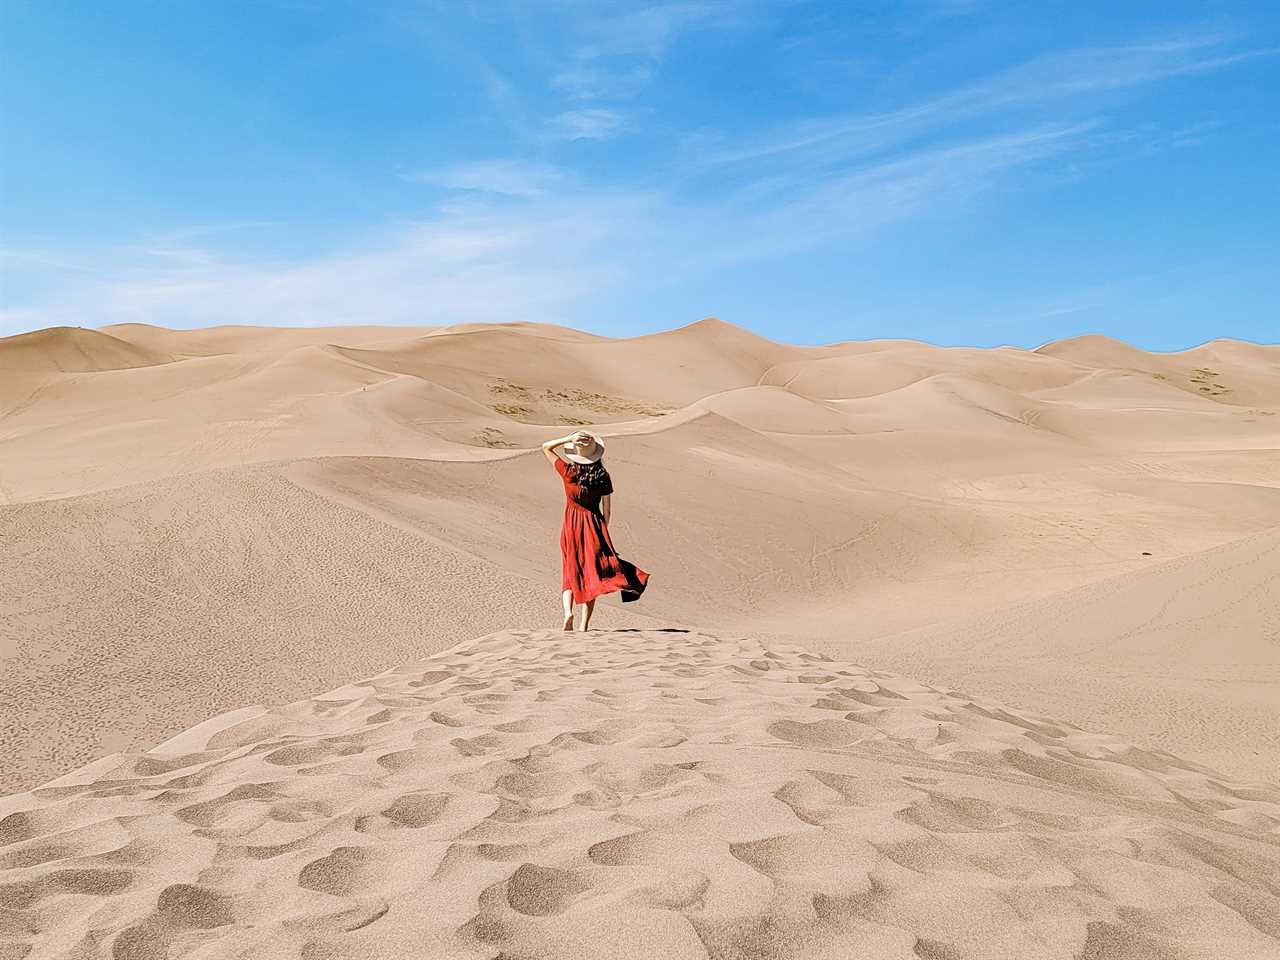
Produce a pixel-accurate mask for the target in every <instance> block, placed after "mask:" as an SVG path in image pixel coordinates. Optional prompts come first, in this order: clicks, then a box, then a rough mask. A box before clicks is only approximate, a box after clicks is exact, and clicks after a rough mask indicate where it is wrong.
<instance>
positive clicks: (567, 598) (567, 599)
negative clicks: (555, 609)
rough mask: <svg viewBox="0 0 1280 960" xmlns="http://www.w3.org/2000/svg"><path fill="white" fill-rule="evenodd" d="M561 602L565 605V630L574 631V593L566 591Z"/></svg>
mask: <svg viewBox="0 0 1280 960" xmlns="http://www.w3.org/2000/svg"><path fill="white" fill-rule="evenodd" d="M560 601H561V602H562V603H563V604H564V629H565V630H572V629H573V591H572V590H566V591H565V592H564V593H562V594H560Z"/></svg>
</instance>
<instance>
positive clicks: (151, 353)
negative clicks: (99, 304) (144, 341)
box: [0, 327, 174, 374]
mask: <svg viewBox="0 0 1280 960" xmlns="http://www.w3.org/2000/svg"><path fill="white" fill-rule="evenodd" d="M173 359H174V358H173V357H172V356H169V355H168V354H165V353H163V352H161V351H159V350H153V349H150V348H147V347H142V346H138V345H136V344H133V343H130V342H128V341H127V340H120V339H117V338H116V337H113V336H111V335H110V334H106V333H102V332H101V331H99V330H85V329H83V328H81V327H50V328H49V329H47V330H36V331H34V332H32V333H20V334H18V335H17V336H14V337H0V370H6V371H17V372H21V373H26V374H30V373H48V372H52V371H57V372H59V373H88V372H95V371H101V370H126V369H131V368H134V367H148V366H151V365H152V364H156V363H170V362H172V361H173Z"/></svg>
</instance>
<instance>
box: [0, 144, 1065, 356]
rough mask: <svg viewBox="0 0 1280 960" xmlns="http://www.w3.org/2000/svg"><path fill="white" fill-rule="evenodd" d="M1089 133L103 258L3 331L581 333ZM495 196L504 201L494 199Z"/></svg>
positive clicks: (873, 226) (946, 195) (457, 209)
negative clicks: (632, 298) (515, 327)
mask: <svg viewBox="0 0 1280 960" xmlns="http://www.w3.org/2000/svg"><path fill="white" fill-rule="evenodd" d="M1080 133H1081V131H1080V129H1078V128H1059V129H1041V130H1031V131H1026V132H1023V133H1020V134H1013V135H1005V136H999V137H994V138H988V139H985V140H977V141H972V142H968V143H964V144H959V145H952V146H949V147H946V148H927V149H921V150H918V151H915V152H913V153H910V154H908V155H906V156H903V157H900V158H897V159H895V160H892V161H888V162H881V163H871V164H867V165H864V166H861V167H859V168H857V169H851V170H848V171H846V172H845V173H844V174H842V175H841V176H838V177H830V178H822V179H818V180H793V181H784V180H780V179H766V180H761V181H758V182H753V183H750V184H747V185H745V186H743V187H741V188H739V189H737V190H734V191H731V192H729V193H727V194H723V195H720V196H718V197H715V198H712V199H709V200H706V201H704V202H700V203H696V204H693V203H688V202H682V201H681V200H679V199H678V198H676V197H674V196H672V195H671V194H670V193H667V192H663V191H644V190H637V189H625V188H615V189H611V190H601V191H595V192H581V191H573V192H565V193H561V194H557V193H553V192H547V193H545V194H539V195H529V196H528V197H527V198H526V200H525V202H524V203H522V204H521V205H519V206H518V207H516V208H513V207H511V206H510V205H509V204H504V203H501V202H491V201H489V200H486V199H484V196H485V195H484V194H478V195H477V196H476V198H475V199H474V200H470V201H467V202H461V203H455V204H451V205H448V206H446V207H445V208H444V209H443V211H442V213H441V215H440V217H439V218H437V219H435V220H433V221H428V222H413V223H407V224H402V225H400V226H398V227H397V228H395V229H394V230H391V231H389V232H387V233H386V234H384V235H383V236H382V237H380V238H375V239H373V240H371V241H369V242H367V243H366V244H364V245H362V246H359V247H353V248H347V249H339V250H334V251H332V252H331V253H329V254H326V255H324V256H320V257H315V258H312V259H308V260H306V261H301V262H295V263H289V264H259V263H254V262H236V261H233V260H231V259H229V258H227V257H225V256H222V255H220V254H218V253H217V252H216V251H215V250H213V249H210V250H207V251H205V256H204V257H202V258H196V257H193V258H189V259H188V260H186V261H173V260H170V259H165V258H157V257H155V256H154V255H151V254H149V253H148V252H147V251H146V250H144V249H140V248H137V247H130V248H124V249H117V250H114V251H97V252H95V253H94V256H95V257H96V258H97V259H98V260H99V262H104V261H105V262H108V263H109V265H110V270H109V271H108V272H109V274H110V275H112V276H113V277H115V278H116V279H114V280H112V281H110V282H105V283H104V282H92V283H84V282H78V283H68V284H67V290H68V291H69V293H68V295H67V296H66V297H65V298H64V300H63V301H62V302H61V303H58V304H49V305H45V306H42V307H40V308H38V309H35V310H26V311H21V310H12V311H8V312H7V313H6V314H3V315H0V328H4V327H7V328H8V329H9V331H10V332H13V331H15V330H16V329H19V328H29V327H31V326H35V325H41V326H43V325H50V324H53V323H82V322H84V321H85V318H92V320H93V322H94V323H96V324H105V323H113V322H127V321H151V322H154V321H156V320H157V319H162V320H163V322H165V323H168V324H171V325H175V326H198V325H203V324H210V323H237V322H238V323H272V324H284V325H308V324H331V323H360V322H375V321H376V322H382V323H455V322H463V321H494V320H548V321H560V322H575V321H577V322H582V321H583V320H587V319H589V318H590V316H591V311H593V310H599V309H601V308H602V307H603V305H604V303H605V302H607V300H609V299H611V298H614V297H617V296H620V295H622V296H625V293H626V291H627V290H629V289H637V288H646V289H647V288H652V287H654V286H655V285H660V284H662V283H674V282H679V281H680V280H681V279H683V278H687V277H690V276H695V275H699V274H702V273H705V272H707V271H712V270H716V269H719V268H722V267H725V266H732V265H734V264H739V263H743V262H750V261H753V260H757V259H760V258H763V257H771V256H777V255H780V254H787V253H794V252H796V251H799V250H803V249H806V248H808V247H811V246H814V245H819V244H822V243H824V242H827V241H829V240H831V239H832V238H833V237H836V236H840V235H852V234H868V233H871V232H873V231H875V230H877V229H879V228H880V227H882V226H884V225H885V224H887V223H891V222H895V221H901V220H904V219H907V218H911V217H917V216H920V215H922V214H924V213H929V212H940V211H944V210H946V209H949V208H952V207H955V206H956V205H959V204H963V203H966V202H968V201H970V200H971V199H972V198H973V197H974V196H975V195H976V194H979V193H981V192H983V191H987V190H991V189H994V188H996V187H997V186H998V184H999V183H1000V180H1001V178H1002V177H1003V176H1005V175H1007V174H1009V173H1010V172H1011V171H1012V170H1014V169H1015V168H1017V167H1019V166H1023V165H1026V164H1029V163H1033V162H1035V161H1037V160H1039V159H1043V158H1045V157H1047V156H1050V155H1052V154H1053V153H1055V152H1060V151H1065V150H1069V149H1072V148H1073V146H1076V145H1078V141H1077V140H1076V139H1075V138H1077V137H1078V135H1079V134H1080ZM490 193H492V191H490Z"/></svg>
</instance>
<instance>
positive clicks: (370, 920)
mask: <svg viewBox="0 0 1280 960" xmlns="http://www.w3.org/2000/svg"><path fill="white" fill-rule="evenodd" d="M1278 831H1280V788H1276V787H1266V786H1263V785H1261V784H1248V783H1241V782H1236V781H1232V780H1229V779H1226V778H1223V777H1221V776H1220V775H1217V774H1215V773H1213V772H1212V771H1210V770H1207V769H1204V768H1200V767H1196V766H1193V765H1189V764H1186V763H1183V762H1181V761H1179V760H1177V759H1175V758H1173V757H1171V756H1168V755H1166V754H1162V753H1159V752H1155V751H1149V750H1141V749H1137V748H1134V747H1132V746H1130V745H1129V744H1127V743H1125V742H1123V741H1121V740H1118V739H1116V738H1113V737H1107V736H1099V735H1094V734H1088V733H1085V732H1083V731H1081V730H1078V729H1076V728H1074V727H1072V726H1071V725H1070V724H1066V723H1063V722H1059V721H1055V720H1052V719H1049V718H1046V717H1042V716H1034V715H1026V714H1017V713H1012V712H1009V711H1007V710H1005V709H1003V708H1001V707H1000V706H999V705H997V704H994V703H990V702H984V701H978V700H973V699H970V698H968V697H965V696H961V695H958V694H955V693H950V692H947V691H945V690H940V689H936V688H931V687H926V686H922V685H921V684H919V683H916V682H914V681H910V680H905V679H903V678H900V677H896V676H892V675H886V674H883V673H878V672H874V671H869V670H866V669H863V668H860V667H857V666H855V665H853V664H850V663H847V662H843V661H837V660H829V659H825V658H822V657H818V656H815V655H812V654H807V653H805V652H804V651H802V650H798V649H792V648H776V649H770V648H767V647H764V646H761V645H760V644H759V643H757V642H755V641H752V640H749V639H737V638H731V637H730V638H717V637H714V636H709V635H706V634H701V633H694V632H686V631H671V630H645V631H612V632H605V633H600V634H595V635H592V636H589V637H585V636H582V635H573V634H569V635H566V634H563V633H560V632H558V631H509V632H504V633H499V634H494V635H491V636H488V637H482V638H480V639H479V640H475V641H469V642H465V643H461V644H458V645H456V646H454V647H452V648H450V649H449V650H447V651H445V652H443V653H441V654H438V655H436V656H434V657H431V658H428V659H426V660H424V661H420V662H417V663H414V664H410V665H407V666H404V667H401V668H398V669H395V670H392V671H390V672H387V673H384V674H381V675H379V676H376V677H374V678H372V679H371V680H367V681H361V682H357V683H352V684H349V685H347V686H344V687H341V688H339V689H336V690H333V691H331V692H329V693H326V694H324V695H322V696H320V697H317V698H315V699H313V700H307V701H301V702H297V703H294V704H291V705H289V706H286V707H279V708H273V709H262V708H254V709H247V710H241V711H237V712H236V713H233V714H229V715H227V716H225V717H219V718H216V719H214V720H211V721H209V722H207V723H204V724H201V725H200V726H198V727H196V728H194V729H192V730H190V731H187V732H186V733H184V734H181V735H180V736H178V737H175V738H174V739H172V740H171V741H169V742H168V743H166V744H163V745H161V746H160V747H158V748H156V749H154V750H152V751H149V752H145V753H138V754H128V755H118V756H114V757H110V758H104V759H103V760H101V761H99V762H98V763H96V764H93V765H92V766H91V767H89V768H87V769H85V770H83V771H80V772H78V773H76V774H73V775H70V776H68V777H65V778H63V779H62V780H60V781H57V782H55V783H52V784H49V785H47V786H45V787H43V788H40V789H38V790H35V791H32V792H31V793H27V794H20V795H17V796H14V797H10V798H8V799H7V800H3V801H0V871H3V877H4V885H3V886H0V896H3V897H4V902H5V904H6V906H7V907H8V910H7V918H8V919H7V924H8V925H7V928H6V931H5V934H4V936H5V937H6V938H7V939H8V941H9V944H10V950H11V952H12V950H14V949H16V950H17V951H19V952H25V951H26V950H28V949H29V951H30V952H29V953H26V954H25V955H27V956H29V957H31V958H44V957H54V956H66V955H76V954H77V953H80V954H83V953H89V954H104V953H107V952H110V954H111V955H112V956H114V957H120V958H125V960H131V958H150V957H158V956H165V955H178V954H183V955H187V954H191V955H197V954H199V953H200V952H201V951H202V949H204V950H208V949H216V952H218V953H219V954H221V955H232V954H233V955H235V956H239V957H246V958H251V957H263V958H267V957H271V958H276V957H281V956H304V957H319V956H323V957H330V958H340V957H352V958H355V957H368V956H404V955H410V954H414V953H416V954H422V955H429V956H449V957H475V958H477V960H480V958H491V957H494V956H511V957H514V956H538V957H547V958H561V957H563V958H590V957H615V958H616V957H636V958H641V957H643V958H651V957H669V958H678V957H689V958H700V957H706V956H716V957H761V956H769V957H779V958H785V957H794V958H801V957H803V958H806V960H807V958H815V957H819V958H820V957H831V958H835V957H847V956H850V955H871V956H876V957H883V958H902V960H918V958H920V957H932V958H943V957H974V956H981V957H987V958H1002V957H1006V958H1016V960H1036V958H1055V960H1057V958H1060V960H1074V958H1079V957H1107V958H1111V960H1126V958H1128V960H1136V958H1139V957H1152V956H1159V957H1168V958H1176V960H1191V958H1206V960H1208V958H1214V960H1216V958H1220V957H1224V956H1230V957H1233V958H1237V960H1246V958H1255V960H1263V958H1266V957H1271V956H1274V955H1275V951H1276V949H1277V946H1278V945H1280V939H1278V938H1280V924H1277V922H1276V919H1277V916H1280V884H1278V883H1277V881H1276V877H1277V876H1280V846H1278V845H1277V839H1280V832H1278Z"/></svg>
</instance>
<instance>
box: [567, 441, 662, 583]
mask: <svg viewBox="0 0 1280 960" xmlns="http://www.w3.org/2000/svg"><path fill="white" fill-rule="evenodd" d="M556 473H558V474H560V478H561V479H562V480H564V493H565V498H566V502H565V505H564V523H563V525H562V526H561V527H560V556H561V558H562V560H563V566H564V579H563V584H562V586H561V589H562V590H570V591H572V592H573V602H574V603H586V602H587V601H588V600H594V599H595V598H596V597H598V596H600V594H602V593H613V592H614V591H616V590H621V591H622V602H623V603H628V602H630V601H632V600H638V599H640V594H642V593H644V587H645V584H646V583H648V582H649V574H647V573H645V572H644V571H643V570H641V569H639V568H638V567H636V566H635V564H631V563H627V561H625V560H623V559H622V558H621V557H619V556H618V554H617V552H616V551H615V550H614V549H613V541H611V540H610V539H609V528H608V527H607V526H605V522H604V516H603V515H602V514H601V513H600V498H601V497H605V496H607V495H609V494H611V493H613V484H612V483H606V484H605V485H604V486H603V487H598V488H596V489H594V490H592V489H589V488H587V487H583V486H580V485H578V484H577V483H575V482H574V480H573V472H572V470H570V469H569V464H567V463H565V462H564V461H563V460H561V459H560V458H559V457H557V458H556Z"/></svg>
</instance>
